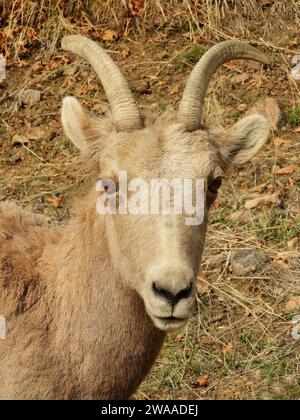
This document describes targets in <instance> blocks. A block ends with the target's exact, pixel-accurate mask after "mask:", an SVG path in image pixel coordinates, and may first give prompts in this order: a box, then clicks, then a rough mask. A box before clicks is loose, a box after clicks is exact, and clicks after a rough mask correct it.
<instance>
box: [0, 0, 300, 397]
mask: <svg viewBox="0 0 300 420" xmlns="http://www.w3.org/2000/svg"><path fill="white" fill-rule="evenodd" d="M142 3H143V4H144V7H143V8H141V7H140V5H141V4H142ZM261 4H262V2H261V1H256V0H248V1H246V0H241V1H229V0H223V1H220V0H205V1H204V0H194V1H192V0H182V1H179V0H177V1H176V0H168V1H166V0H165V1H163V0H161V1H158V0H157V1H155V0H153V1H150V0H148V1H147V0H145V2H142V1H140V0H132V1H130V2H127V1H117V0H107V1H94V2H90V1H83V0H81V1H79V0H76V1H68V2H67V1H63V0H60V1H54V0H52V1H50V0H40V1H38V2H33V1H32V2H31V1H21V0H15V1H2V0H0V16H1V17H0V24H1V29H0V33H1V35H2V38H1V39H0V47H1V48H2V49H3V50H4V51H5V53H6V55H7V57H8V64H9V67H8V77H7V80H5V81H4V83H2V84H0V109H1V113H0V115H1V116H0V152H1V154H0V199H1V200H4V199H7V198H9V199H15V200H17V201H18V202H20V203H22V204H24V205H26V206H29V207H31V208H32V209H34V210H36V211H39V212H43V213H44V214H46V215H47V216H49V219H50V220H52V221H57V220H59V221H60V220H63V219H64V218H65V217H66V216H67V215H68V208H69V205H68V198H69V197H70V195H71V192H72V191H74V190H76V187H77V186H78V185H79V184H80V183H81V182H82V179H83V177H84V174H82V173H81V172H80V171H79V170H78V169H77V159H78V158H77V152H76V151H75V150H74V149H73V148H72V146H70V144H69V143H68V142H67V140H66V139H65V137H64V136H63V134H62V130H61V125H60V117H59V108H60V104H61V99H62V97H63V96H64V95H66V94H73V95H76V96H78V97H79V98H80V100H81V102H83V103H84V104H85V105H86V106H87V107H88V108H89V109H91V110H93V111H95V112H99V110H101V109H102V107H103V105H104V104H105V97H104V95H103V92H101V91H100V92H99V87H98V82H97V80H96V78H95V76H94V74H93V73H92V72H91V70H90V69H89V68H88V66H85V65H83V64H82V61H81V60H79V59H77V58H74V57H72V58H70V57H71V56H67V55H66V54H62V52H61V51H58V46H59V41H60V38H61V36H62V35H64V34H66V33H78V32H81V33H84V34H87V35H89V36H91V37H92V38H93V39H97V40H100V39H101V36H102V34H103V33H105V31H106V30H108V29H109V30H114V31H116V32H117V34H118V39H117V40H115V41H113V42H111V43H110V42H107V43H106V44H105V47H106V48H107V49H109V50H110V51H111V53H112V54H113V57H114V58H115V59H116V61H117V62H119V64H120V66H121V67H122V69H123V71H124V73H125V75H126V76H127V78H128V80H130V81H131V83H132V87H133V90H134V92H135V95H136V96H137V97H138V98H139V100H140V102H141V103H143V104H145V105H149V106H150V105H153V104H155V105H156V106H157V107H158V108H161V109H165V108H166V107H167V106H168V104H169V103H170V102H171V105H172V106H174V105H176V103H177V102H178V100H179V99H180V95H181V92H182V87H183V84H184V81H185V78H186V76H187V74H188V73H189V71H190V69H191V68H192V66H193V65H194V63H195V60H196V61H197V59H198V58H199V57H200V56H201V54H202V53H203V52H204V51H205V49H207V47H208V46H209V45H211V44H212V43H213V42H216V41H220V40H224V39H229V38H233V37H234V38H236V37H237V38H239V39H247V40H249V41H251V43H253V44H257V45H259V47H260V48H261V49H262V50H264V51H266V52H267V53H268V54H270V55H272V57H273V61H274V65H273V67H272V68H271V69H269V70H259V69H258V68H257V67H253V66H252V65H251V64H250V63H238V64H237V65H236V66H234V67H231V68H228V67H223V68H222V69H221V70H220V71H219V72H218V75H217V77H215V78H214V80H213V82H212V84H211V87H210V91H209V95H208V97H207V99H206V112H207V116H208V119H210V120H214V121H217V122H220V123H224V124H225V125H228V124H230V123H232V122H233V121H235V120H237V119H238V118H239V117H240V115H241V112H240V111H238V109H237V107H238V106H239V105H243V104H246V105H251V104H253V103H254V102H255V100H256V99H258V98H259V97H264V96H266V95H271V96H274V97H275V98H278V99H279V100H280V104H281V106H282V108H283V110H284V111H285V113H286V115H287V121H288V123H287V125H286V126H285V127H284V128H283V129H282V131H280V132H278V133H275V134H274V136H273V137H280V138H282V139H284V140H285V141H286V142H287V143H286V145H284V146H276V142H274V138H272V139H271V141H270V142H269V144H268V145H267V146H265V148H264V150H263V152H262V153H261V154H260V155H259V156H258V157H256V158H255V159H254V160H253V161H252V162H250V163H249V164H247V165H245V166H244V167H243V168H241V169H240V170H236V171H234V172H232V174H231V176H229V179H228V180H227V182H226V183H225V185H224V188H222V191H221V193H220V196H219V199H218V202H217V205H216V208H215V209H214V210H213V212H212V215H211V225H210V229H209V232H208V238H207V246H206V255H205V258H204V260H203V261H204V262H203V267H202V268H203V274H202V277H201V278H202V282H201V284H200V286H201V287H200V288H199V299H198V306H197V311H196V312H195V316H194V318H193V319H191V321H190V322H189V325H188V327H187V329H186V331H184V332H182V333H180V334H178V336H176V337H170V339H169V340H168V341H167V343H166V345H165V347H164V350H163V352H162V355H161V356H160V358H159V360H158V362H157V363H156V365H155V367H154V369H153V371H152V373H151V375H150V377H149V379H148V380H147V381H146V382H145V383H144V384H143V385H142V386H141V388H140V390H139V391H138V393H137V395H136V397H137V398H185V397H186V398H193V399H202V398H209V399H221V398H226V399H229V398H236V399H245V398H252V399H265V398H271V399H274V398H279V399H299V398H300V392H299V378H300V356H299V342H297V341H294V340H293V339H292V336H291V329H292V324H291V320H292V318H293V316H295V315H299V313H300V309H298V310H297V309H295V310H287V309H286V303H287V302H288V301H289V299H290V298H291V297H293V296H297V295H299V294H300V262H299V251H298V250H296V249H291V248H290V246H289V244H290V241H291V239H295V238H297V237H298V238H299V236H300V222H299V220H300V197H299V186H300V178H299V176H300V175H299V170H298V172H296V173H294V174H292V175H285V176H279V175H275V174H274V173H273V167H274V165H278V166H280V167H284V166H287V165H289V164H291V163H293V164H294V165H298V167H299V155H300V135H299V126H300V108H299V85H297V84H296V83H295V82H293V81H291V79H289V78H288V77H287V75H288V73H289V68H290V60H291V57H292V55H293V54H295V53H297V52H298V53H299V50H300V39H299V35H298V25H299V21H300V19H299V18H300V4H299V2H297V1H293V0H291V1H289V2H286V1H277V0H275V1H274V2H273V3H272V4H271V5H270V6H268V7H267V6H266V7H262V6H261ZM37 5H38V6H39V7H37ZM125 48H129V49H130V56H129V57H124V56H122V54H121V53H122V51H123V50H124V49H125ZM241 73H247V74H248V75H249V81H247V82H246V83H244V84H240V85H238V86H236V85H234V84H232V82H231V81H232V76H233V75H236V74H241ZM141 75H142V76H141ZM20 86H22V89H24V88H27V87H31V88H35V89H40V90H41V91H42V101H41V102H40V103H38V104H36V105H34V106H33V107H32V108H29V107H23V106H21V105H20V104H19V101H18V94H19V93H20ZM145 87H146V88H147V89H145ZM174 87H176V89H174ZM28 127H31V128H41V129H42V130H44V133H43V134H42V135H41V136H40V138H38V139H33V140H31V141H29V143H28V144H26V145H25V147H24V146H22V145H13V143H12V139H13V136H14V135H15V134H23V133H25V132H26V129H27V128H28ZM262 188H264V192H273V191H280V193H281V196H282V203H281V206H277V205H275V204H274V205H272V206H270V207H266V208H263V209H259V210H257V209H254V210H252V211H251V212H250V214H249V215H248V219H247V220H240V221H232V220H231V215H232V213H234V212H236V211H239V210H242V209H244V204H245V201H246V200H247V199H249V198H251V197H252V196H253V194H261V192H260V191H261V189H262ZM53 200H54V201H53ZM240 249H247V250H249V252H250V253H251V252H252V251H254V250H261V252H263V254H264V255H265V256H266V263H265V264H264V265H263V266H262V267H258V268H257V269H256V270H255V272H253V273H250V274H247V275H237V274H236V273H235V272H234V270H233V268H232V261H233V259H234V253H235V251H236V250H240ZM206 375H208V379H207V380H204V381H202V383H204V384H205V386H204V385H202V386H201V381H200V382H198V385H197V381H198V380H199V379H203V378H204V377H206Z"/></svg>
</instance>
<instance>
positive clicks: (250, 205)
mask: <svg viewBox="0 0 300 420" xmlns="http://www.w3.org/2000/svg"><path fill="white" fill-rule="evenodd" d="M270 204H279V193H277V192H276V193H274V194H267V195H263V196H261V197H257V198H253V199H252V200H248V201H246V203H245V209H246V210H250V209H255V208H258V207H262V206H266V205H270Z"/></svg>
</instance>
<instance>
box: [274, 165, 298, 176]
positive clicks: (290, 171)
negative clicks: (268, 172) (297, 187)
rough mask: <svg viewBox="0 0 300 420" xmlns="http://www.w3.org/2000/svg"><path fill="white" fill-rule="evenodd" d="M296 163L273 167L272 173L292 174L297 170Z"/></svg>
mask: <svg viewBox="0 0 300 420" xmlns="http://www.w3.org/2000/svg"><path fill="white" fill-rule="evenodd" d="M297 169H298V168H297V166H296V165H288V166H284V167H283V168H275V169H274V170H273V174H275V175H291V174H294V173H295V172H296V171H297Z"/></svg>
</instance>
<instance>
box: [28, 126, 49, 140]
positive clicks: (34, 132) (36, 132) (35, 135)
mask: <svg viewBox="0 0 300 420" xmlns="http://www.w3.org/2000/svg"><path fill="white" fill-rule="evenodd" d="M25 136H26V137H27V138H28V139H29V140H40V139H42V138H43V137H44V136H45V131H44V130H43V129H42V128H40V127H30V128H28V129H27V130H26V131H25Z"/></svg>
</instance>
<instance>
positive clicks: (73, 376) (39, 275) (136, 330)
mask: <svg viewBox="0 0 300 420" xmlns="http://www.w3.org/2000/svg"><path fill="white" fill-rule="evenodd" d="M70 106H72V103H71V102H70V101H69V104H68V107H70ZM75 108H76V109H75ZM75 108H74V109H75V110H74V112H73V113H72V117H70V119H68V118H69V117H68V112H67V109H66V108H65V109H64V110H63V113H64V118H65V122H64V126H65V129H66V131H67V134H69V135H70V137H71V138H73V141H74V136H75V137H76V135H77V136H78V139H79V140H78V141H77V144H78V145H79V146H80V148H81V149H82V156H83V162H84V164H85V165H86V167H87V168H88V170H89V171H90V181H89V184H88V186H86V187H85V191H86V192H85V193H84V194H81V195H80V196H79V197H77V199H76V200H75V202H74V206H73V212H72V214H73V215H72V218H71V220H70V221H69V222H68V224H67V225H66V226H60V227H59V228H57V227H53V226H52V227H51V226H48V224H47V222H46V221H45V220H44V219H43V217H41V216H37V215H33V214H31V213H28V212H26V211H24V210H22V209H20V208H19V207H17V206H16V205H15V204H12V203H2V204H0V315H4V316H5V317H6V321H7V338H6V340H3V341H0V398H1V399H44V398H48V399H50V398H51V399H61V398H62V399H118V398H119V399H124V398H129V397H130V395H132V393H133V392H134V391H135V390H136V388H137V387H138V385H139V384H140V383H141V381H142V380H143V378H144V377H145V375H146V374H147V373H148V371H149V369H150V368H151V366H152V364H153V362H154V360H155V358H156V356H157V354H158V352H159V350H160V348H161V346H162V343H163V340H164V337H165V332H166V331H168V330H169V329H171V328H169V324H168V323H167V321H166V323H165V326H163V325H164V324H163V323H161V324H159V325H160V327H159V328H157V326H155V325H154V322H155V321H154V322H153V319H154V318H155V317H154V315H153V313H154V312H157V311H160V313H162V314H166V316H169V312H168V310H169V309H168V306H167V304H166V303H165V302H163V300H159V299H158V298H156V297H155V296H154V295H152V294H151V290H150V289H149V288H147V287H148V286H147V281H148V280H147V279H148V278H149V276H156V277H157V276H160V277H161V281H162V282H164V284H166V285H167V287H170V288H171V287H173V288H174V290H175V289H176V288H178V287H182V286H180V285H181V282H182V285H183V284H185V283H184V282H186V281H187V280H186V278H185V277H184V276H185V275H186V276H192V277H193V282H194V281H195V278H196V276H197V273H198V270H199V265H200V260H201V255H202V251H203V246H204V239H205V232H206V224H207V215H206V217H205V221H204V223H203V224H202V225H200V226H186V225H185V224H184V222H183V220H184V216H183V215H176V216H170V217H166V216H161V215H139V216H133V215H126V216H122V215H102V216H101V215H99V214H97V213H96V201H97V198H98V196H99V193H98V192H96V188H95V186H96V182H97V180H98V179H99V178H100V177H111V178H115V176H116V173H117V171H118V170H120V169H122V170H126V171H127V173H128V176H129V178H130V179H132V178H134V177H137V176H141V177H144V178H145V179H147V180H150V179H152V178H157V177H166V178H167V179H172V178H173V177H179V178H185V177H191V178H193V179H195V178H201V177H202V178H204V179H205V180H206V182H207V184H208V183H209V182H210V180H211V179H212V178H213V172H214V169H215V168H216V167H217V166H218V165H219V166H222V167H224V166H226V164H227V163H226V162H227V158H228V156H229V157H230V158H232V155H233V154H230V153H226V150H228V149H226V142H227V140H228V143H230V141H229V139H227V138H226V135H227V134H225V133H222V136H223V140H225V142H224V144H225V145H224V146H222V144H221V139H220V138H219V134H217V131H216V130H211V129H206V130H199V131H197V132H194V133H187V132H185V130H184V127H183V126H182V125H180V124H178V123H177V122H176V120H175V117H174V114H166V115H162V116H160V117H155V118H153V116H148V117H147V118H146V128H145V129H143V130H138V131H135V132H133V133H116V131H115V128H114V123H113V121H112V120H111V118H110V117H107V118H103V119H98V120H95V119H93V118H90V117H88V116H87V115H85V114H83V113H82V112H81V110H80V108H78V107H77V106H76V107H75ZM76 113H77V114H78V113H79V114H78V115H77V117H76ZM72 118H78V124H77V127H76V130H77V132H76V130H75V132H73V133H71V134H70V133H69V132H68V130H69V129H68V127H67V128H66V124H67V125H68V126H69V127H74V124H72ZM251 121H252V120H251ZM253 121H254V120H253ZM253 121H252V122H253ZM69 123H70V124H69ZM252 125H253V124H252ZM257 126H258V127H257V130H258V131H259V130H260V129H262V128H261V127H260V126H263V121H261V120H259V118H258V120H257ZM78 130H79V131H80V132H78ZM251 130H253V127H252V128H251ZM239 131H241V124H240V125H239ZM247 133H248V132H247V130H246V129H245V130H242V134H241V137H242V139H243V145H242V146H241V147H243V149H245V148H246V147H247V144H246V142H245V141H244V140H245V138H246V137H247V136H248V134H247ZM230 135H231V134H230ZM228 136H229V134H228ZM263 136H265V134H262V137H263ZM84 139H85V141H84ZM265 140H266V139H265V138H264V140H263V141H262V142H261V144H263V142H264V141H265ZM237 143H238V140H237V138H236V137H235V150H234V156H237V154H238V150H237ZM252 155H253V153H251V151H250V152H249V158H250V157H251V156H252ZM210 201H212V200H211V199H210V198H209V196H208V203H207V211H208V207H209V205H210ZM156 277H155V278H156ZM171 279H172V281H171ZM193 287H194V286H193ZM194 295H195V292H194V291H193V295H192V296H191V297H190V298H189V299H183V300H182V302H179V303H178V308H177V309H176V310H177V313H178V314H182V317H184V318H185V317H187V316H189V315H190V314H191V313H192V309H193V301H194ZM152 312H153V313H152ZM179 316H180V315H179ZM157 322H158V321H157Z"/></svg>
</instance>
